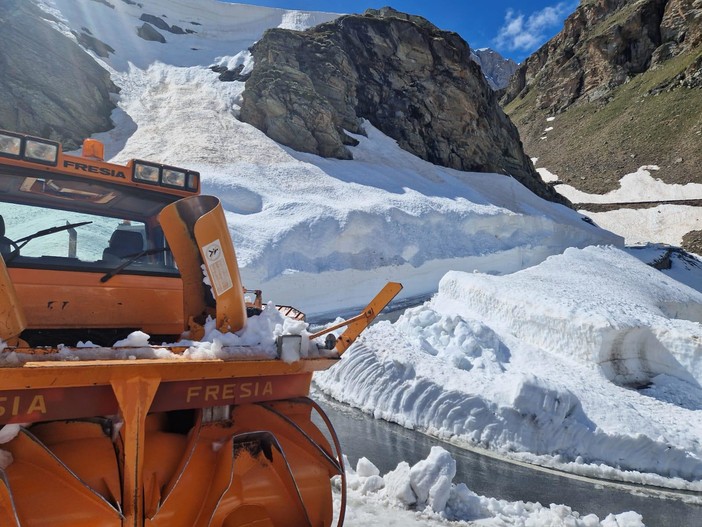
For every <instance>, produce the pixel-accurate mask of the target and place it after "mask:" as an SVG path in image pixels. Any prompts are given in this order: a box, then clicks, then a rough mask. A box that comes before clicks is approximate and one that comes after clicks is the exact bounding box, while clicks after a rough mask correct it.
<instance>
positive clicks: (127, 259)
mask: <svg viewBox="0 0 702 527" xmlns="http://www.w3.org/2000/svg"><path fill="white" fill-rule="evenodd" d="M167 250H168V249H167V248H166V247H161V248H160V249H146V250H144V251H141V252H138V253H134V254H128V255H126V256H124V257H123V258H125V260H124V261H123V262H122V263H121V264H119V265H118V266H117V267H115V268H114V269H112V270H111V271H109V272H107V273H105V275H104V276H103V277H102V278H100V282H102V283H105V282H107V281H108V280H109V279H110V278H112V277H113V276H115V275H117V274H119V273H121V272H122V271H124V269H125V268H127V267H129V266H130V265H132V264H133V263H134V262H136V261H137V260H138V259H139V258H141V257H143V256H149V255H151V254H158V253H162V252H165V251H167Z"/></svg>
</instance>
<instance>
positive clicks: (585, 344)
mask: <svg viewBox="0 0 702 527" xmlns="http://www.w3.org/2000/svg"><path fill="white" fill-rule="evenodd" d="M42 4H43V5H44V6H45V9H46V10H47V11H49V12H51V13H52V14H53V15H55V16H56V18H57V20H58V22H54V23H53V24H54V25H55V26H56V27H57V28H58V29H59V30H61V31H63V32H64V33H65V34H67V35H69V36H71V38H73V37H72V35H71V33H70V30H71V29H74V30H79V29H80V28H82V27H85V28H88V29H89V30H90V32H91V33H92V34H93V35H99V36H100V39H101V40H103V41H104V42H106V43H108V44H110V45H111V46H112V47H113V48H115V50H116V52H115V53H114V54H112V55H110V57H109V58H107V59H101V58H97V57H96V60H97V61H98V62H100V63H101V64H103V65H104V66H105V67H106V68H108V70H109V71H110V73H111V75H112V78H113V80H114V82H115V83H116V84H117V85H118V86H119V88H120V93H119V95H115V101H116V103H117V105H118V108H117V109H116V110H115V111H114V113H113V116H112V118H113V121H114V123H115V128H114V129H113V130H111V131H109V132H105V133H102V134H97V135H96V136H95V137H96V138H98V139H100V140H102V141H104V142H105V144H106V152H107V154H108V156H109V157H111V158H113V160H114V161H118V162H124V161H126V160H128V159H130V158H141V159H150V160H152V161H156V162H164V163H168V164H170V165H176V166H184V167H188V168H191V169H195V170H199V171H200V172H201V174H202V182H203V190H204V193H208V194H213V195H216V196H217V197H219V199H220V200H221V201H222V203H223V206H224V208H225V210H226V217H227V221H228V224H229V228H230V232H231V234H232V238H233V240H234V244H235V246H236V250H237V255H238V258H239V264H240V267H241V276H242V280H243V282H244V284H246V285H247V287H256V288H261V289H263V290H264V292H265V294H266V297H267V298H269V299H272V300H274V301H275V302H276V303H279V304H290V305H295V306H297V307H299V308H301V309H302V310H303V311H305V312H307V313H308V314H309V315H313V317H316V318H317V319H323V318H325V317H326V318H329V317H330V316H331V314H336V313H338V312H339V311H345V310H348V309H349V308H350V307H353V306H363V305H365V304H366V303H367V302H368V300H370V298H372V297H373V296H374V294H375V293H376V292H377V291H378V290H379V289H380V288H381V287H382V286H383V285H384V283H385V282H386V281H389V280H392V281H399V282H402V283H403V284H404V289H403V292H402V296H401V297H400V300H403V301H410V300H412V299H416V298H430V300H428V301H427V302H425V303H423V304H422V305H419V306H416V307H413V308H411V309H408V310H407V311H406V312H405V313H404V314H402V315H401V316H400V318H399V319H398V320H397V321H396V322H394V323H390V322H380V323H378V324H376V325H374V326H372V327H371V328H369V329H368V330H366V332H365V333H364V334H363V336H362V337H361V339H360V341H359V342H358V344H357V345H355V346H353V347H352V348H351V349H349V350H348V351H347V352H346V353H345V354H344V356H343V358H342V360H341V361H340V363H339V364H337V365H336V366H334V368H332V369H331V370H329V371H328V372H324V373H321V374H315V383H316V384H317V386H318V387H319V388H320V389H321V390H323V391H324V392H325V393H327V394H330V395H332V396H333V397H335V398H336V399H339V400H341V401H344V402H346V403H348V404H351V405H353V406H356V407H358V408H361V409H363V410H364V411H366V412H367V413H369V414H371V415H373V416H374V417H377V418H383V419H387V420H390V421H394V422H397V423H399V424H401V425H404V426H407V427H409V428H413V429H416V430H419V431H422V432H425V433H427V434H430V435H433V436H436V437H438V438H441V439H444V440H448V441H451V442H454V443H456V444H459V445H461V446H464V447H466V448H473V449H482V450H484V451H489V452H490V453H491V454H492V455H499V456H504V457H509V458H511V459H515V460H519V461H524V462H529V463H533V464H538V465H542V466H547V467H552V468H556V469H558V470H563V471H568V472H571V473H574V474H579V475H584V476H589V477H603V478H609V479H618V480H621V481H627V482H633V483H643V484H652V485H657V486H665V487H669V488H672V489H684V490H691V491H697V492H700V491H702V483H701V482H700V480H702V445H701V444H700V439H699V438H700V437H702V388H700V382H702V351H701V349H700V345H699V342H701V341H702V340H701V339H702V328H701V326H700V323H701V322H702V294H701V293H700V292H699V290H700V289H701V288H700V285H702V282H700V280H699V279H697V278H690V276H691V275H694V274H695V273H692V272H690V271H697V269H698V268H699V265H698V262H697V261H696V260H694V257H693V259H692V260H690V261H683V260H680V259H675V261H674V265H673V268H672V269H671V270H670V271H667V272H666V273H665V274H664V273H661V272H659V271H656V270H654V269H652V268H651V267H649V266H647V265H645V264H644V263H642V260H643V261H651V260H652V259H654V258H657V257H658V256H659V255H660V254H661V252H662V251H663V249H662V248H660V247H648V248H647V249H646V250H642V251H639V252H636V251H625V250H624V249H623V248H624V238H626V240H627V242H630V241H631V240H632V239H633V237H634V236H638V237H640V241H644V240H646V241H664V240H663V239H662V238H663V236H661V237H660V238H661V239H658V238H656V237H653V236H651V234H652V232H653V229H652V228H648V229H646V228H644V227H645V226H644V225H642V224H641V223H637V222H636V221H634V220H632V219H631V218H629V217H627V216H626V215H625V214H624V213H622V214H621V215H619V216H608V215H609V214H611V213H606V214H604V213H603V214H602V215H601V216H600V215H592V216H593V218H594V219H595V221H596V223H598V224H599V225H604V226H610V227H611V228H612V231H614V232H616V233H617V234H614V233H613V232H610V231H608V230H605V229H602V228H599V227H597V226H595V225H592V224H590V223H587V222H585V221H583V216H582V215H581V214H579V213H577V212H575V211H572V210H570V209H568V208H566V207H563V206H560V205H556V204H553V203H550V202H546V201H544V200H542V199H540V198H538V197H536V196H534V195H533V194H531V193H530V192H529V191H528V190H526V189H525V188H524V187H522V186H521V185H520V184H518V183H517V182H516V181H515V180H514V179H512V178H511V177H508V176H503V175H497V174H479V173H466V172H460V171H456V170H451V169H447V168H442V167H438V166H434V165H432V164H430V163H427V162H424V161H422V160H420V159H418V158H416V157H414V156H412V155H411V154H409V153H407V152H405V151H403V150H401V149H400V148H399V147H398V146H397V144H396V143H395V142H394V141H393V140H391V139H390V138H388V137H386V136H384V135H383V134H382V133H381V132H379V131H378V130H377V129H375V128H374V127H373V126H372V125H370V123H364V128H365V131H366V133H367V136H356V139H358V141H359V144H358V146H356V147H352V148H351V149H350V150H351V151H352V153H353V156H354V160H353V161H341V160H333V159H322V158H319V157H316V156H314V155H310V154H301V153H298V152H294V151H292V150H290V149H288V148H285V147H282V146H280V145H278V144H276V143H275V142H273V141H271V140H270V139H268V138H267V137H266V136H265V135H264V134H262V133H261V132H259V131H258V130H256V129H254V128H252V127H251V126H248V125H246V124H244V123H242V122H240V121H239V120H237V118H236V117H237V114H238V111H239V108H240V104H241V94H242V92H243V89H244V84H243V83H241V82H220V81H219V80H218V78H217V77H218V76H217V74H215V73H213V72H212V71H210V69H209V66H210V65H225V66H227V67H230V68H231V67H235V66H238V65H243V66H245V67H246V68H251V66H252V62H251V60H252V59H251V56H250V54H249V53H248V51H247V49H248V47H249V46H250V45H251V44H252V43H253V42H254V41H255V40H257V39H258V38H260V36H261V35H262V33H263V31H264V30H265V29H267V28H269V27H290V28H294V29H302V28H304V27H307V26H309V25H312V24H315V23H318V22H322V21H326V20H331V19H333V18H334V17H335V16H336V15H334V14H328V13H309V12H302V11H290V10H281V9H269V8H263V7H256V6H250V5H243V4H228V3H220V2H216V1H214V0H198V1H197V2H194V1H186V0H151V1H150V2H148V10H147V12H149V13H151V14H156V15H158V16H162V17H164V20H166V21H167V22H168V23H169V24H175V25H179V26H181V27H183V28H187V29H192V30H193V31H195V33H193V34H187V35H173V34H171V33H167V32H163V33H164V35H165V36H166V39H167V43H166V44H160V43H155V42H146V41H143V40H141V39H140V38H138V37H137V36H136V31H135V28H136V27H138V26H140V25H141V24H142V22H141V21H139V20H138V18H139V15H140V14H141V9H140V8H138V6H136V5H129V4H127V3H125V2H114V4H115V7H114V9H110V8H108V7H107V6H105V5H103V4H100V3H98V2H92V1H89V0H80V1H76V0H42ZM553 120H554V118H553V117H550V118H548V119H547V121H548V122H551V121H553ZM651 170H654V169H653V168H652V167H643V168H642V169H641V170H640V171H639V172H637V174H634V175H632V176H631V177H630V178H625V181H624V182H623V184H622V189H620V190H619V191H615V193H614V194H612V195H610V196H609V197H607V198H603V199H607V200H613V199H616V200H620V199H624V198H626V199H627V200H631V199H633V198H634V197H635V196H638V198H637V199H645V196H646V195H656V196H661V195H670V196H683V195H684V196H689V195H690V194H689V193H690V192H692V191H694V192H699V191H700V189H698V188H697V187H695V188H692V187H690V186H685V187H680V188H677V187H671V186H662V184H660V182H657V181H656V180H655V179H653V178H651V177H650V173H651ZM549 174H550V173H548V172H547V171H545V172H544V171H542V177H544V178H545V179H549V180H551V181H555V180H557V176H555V175H553V174H550V175H549ZM558 188H559V190H564V189H565V187H563V186H562V185H561V186H559V187H558ZM564 192H566V193H567V192H573V191H569V190H567V189H566V190H564ZM664 192H665V193H667V194H663V193H664ZM571 195H572V196H575V194H571ZM580 197H582V198H583V199H585V198H586V199H587V201H588V202H591V201H594V200H593V198H592V197H591V196H579V195H578V198H580ZM650 210H651V212H650V213H651V214H658V215H660V216H663V214H661V213H659V212H657V211H656V209H650ZM659 210H660V208H659ZM676 210H678V209H676ZM667 212H668V211H667V210H666V214H667ZM688 215H689V212H688ZM610 218H611V221H610ZM674 221H677V220H674ZM657 225H658V226H659V228H660V230H661V231H662V232H664V233H665V234H666V236H668V235H670V233H673V232H674V226H673V225H668V224H667V223H662V222H658V223H657ZM628 226H631V230H628V229H629V227H628ZM649 236H651V237H650V238H649ZM623 237H624V238H623ZM633 254H636V256H637V257H634V256H632V255H633ZM695 276H702V275H700V274H699V273H697V274H696V275H695ZM690 285H692V286H695V287H696V289H694V288H692V287H690ZM271 307H272V306H267V309H265V310H264V312H263V314H262V316H260V317H256V318H253V319H251V320H250V321H249V323H248V324H247V327H246V328H245V329H244V331H242V332H240V333H238V334H230V333H222V332H220V331H218V330H217V329H216V328H215V327H214V323H213V322H210V323H209V324H208V326H207V327H206V337H205V338H204V339H203V341H202V342H192V341H187V340H185V341H181V342H180V343H178V345H180V346H186V347H187V351H186V353H185V354H183V355H178V357H180V358H182V359H184V360H187V358H232V357H237V356H239V357H240V356H241V355H247V354H249V355H248V356H250V355H251V354H252V353H253V356H255V357H267V358H273V357H275V356H277V355H276V354H277V349H276V345H275V342H276V337H277V336H279V335H284V334H289V335H301V336H303V337H305V336H306V335H308V333H307V327H306V326H305V325H304V324H303V325H300V324H299V323H294V322H290V321H288V320H286V319H282V318H280V315H279V313H277V311H276V310H275V309H272V308H271ZM301 341H302V342H303V343H305V342H307V339H306V338H302V339H301ZM148 343H149V340H148V336H147V335H144V334H139V333H137V334H133V335H131V336H130V337H129V338H128V339H126V341H125V342H122V343H119V344H120V345H124V346H126V347H123V348H117V349H116V350H114V349H105V348H97V347H94V346H92V345H91V344H90V343H82V344H81V346H80V347H75V348H67V347H65V348H63V349H61V350H60V351H59V353H58V354H57V356H56V357H52V358H55V359H58V360H80V359H88V358H133V359H134V360H138V359H140V358H147V357H153V356H160V357H174V356H175V355H173V353H172V352H171V351H170V350H169V346H168V345H165V344H164V345H161V343H153V342H152V343H150V344H152V345H154V346H150V347H145V346H146V344H148ZM316 353H321V352H320V350H318V349H316V347H315V346H311V348H309V349H305V346H304V345H303V346H302V348H301V349H300V350H299V353H296V352H295V351H293V352H289V350H288V351H285V354H284V357H283V360H286V361H289V362H292V361H296V360H299V358H302V357H306V356H314V355H315V354H316ZM3 356H4V358H3V360H4V361H5V362H4V364H3V366H17V365H20V364H21V358H20V357H19V356H18V354H16V353H4V354H3ZM3 430H4V429H3ZM10 432H11V430H9V431H7V433H8V434H9V433H10ZM3 462H7V460H5V461H3V460H2V459H0V464H2V463H3ZM452 467H453V468H452ZM454 477H455V462H454V461H453V460H452V459H451V457H450V456H449V455H448V454H447V453H446V452H445V451H442V449H440V448H437V449H434V450H432V452H431V453H430V455H429V457H428V458H427V459H426V460H424V461H422V462H420V463H418V464H416V465H414V466H410V465H409V464H408V463H404V464H403V463H400V464H399V465H398V467H397V468H396V469H395V470H393V471H392V472H390V473H388V474H385V475H381V474H380V473H379V471H378V470H377V468H375V467H374V466H373V464H372V463H371V461H369V460H367V459H366V460H361V461H359V465H358V466H357V467H356V470H355V471H350V472H349V484H350V487H351V490H350V494H349V503H350V509H349V511H348V513H347V523H346V524H347V525H368V524H378V523H380V522H381V521H382V522H385V523H387V524H388V525H407V524H418V525H432V526H433V525H446V524H447V523H448V522H454V521H474V520H475V521H477V522H478V524H479V525H490V526H492V525H564V526H565V525H568V526H572V525H577V526H593V525H604V526H617V525H618V526H620V527H623V526H637V525H642V521H641V517H640V516H639V515H638V514H636V513H635V512H630V513H623V514H619V515H617V516H614V515H610V516H608V517H607V518H604V519H602V520H601V521H600V519H599V518H597V517H594V516H593V515H589V516H583V517H581V516H580V515H579V514H578V513H577V512H575V511H572V510H571V509H569V508H568V507H565V506H562V505H550V506H542V505H540V504H532V503H523V502H505V501H500V500H496V499H493V498H485V497H481V496H477V495H475V494H474V493H472V492H471V491H470V490H469V489H468V488H467V487H466V486H465V485H463V484H461V483H460V482H459V483H458V484H456V483H454V482H453V479H454ZM337 499H338V495H337Z"/></svg>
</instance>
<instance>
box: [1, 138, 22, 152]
mask: <svg viewBox="0 0 702 527" xmlns="http://www.w3.org/2000/svg"><path fill="white" fill-rule="evenodd" d="M21 153H22V138H21V137H20V136H16V135H11V134H9V133H7V132H2V133H0V155H2V156H7V157H20V154H21Z"/></svg>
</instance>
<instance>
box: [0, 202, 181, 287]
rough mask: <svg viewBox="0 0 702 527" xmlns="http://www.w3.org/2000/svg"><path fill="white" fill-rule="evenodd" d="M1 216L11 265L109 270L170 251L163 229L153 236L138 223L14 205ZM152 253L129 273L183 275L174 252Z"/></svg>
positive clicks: (0, 210) (6, 255)
mask: <svg viewBox="0 0 702 527" xmlns="http://www.w3.org/2000/svg"><path fill="white" fill-rule="evenodd" d="M0 215H1V216H2V219H3V220H4V224H5V239H6V242H5V244H4V246H3V247H2V252H3V257H4V258H5V260H6V262H7V263H8V267H48V268H59V269H72V268H73V269H80V270H92V269H94V270H96V271H105V270H110V269H113V268H115V267H117V266H119V265H120V264H122V263H123V262H124V261H125V260H127V259H129V258H133V257H134V256H136V255H138V254H139V253H140V252H142V251H146V250H150V249H161V248H164V247H165V241H164V238H163V234H162V232H161V230H160V229H151V231H152V232H150V231H149V229H148V227H147V225H146V224H144V223H143V222H140V221H135V220H126V219H123V220H122V219H116V218H111V217H104V216H97V215H94V214H86V213H79V212H74V211H68V210H56V209H46V208H41V207H35V206H31V205H19V204H10V203H1V204H0ZM8 240H9V241H8ZM11 242H12V243H11ZM8 244H9V246H8ZM149 252H150V253H152V252H153V253H155V254H148V255H145V256H143V257H142V258H139V259H137V260H135V261H134V262H133V263H131V264H130V265H129V266H128V267H127V268H126V269H125V270H124V272H125V273H129V272H136V273H147V274H150V273H158V274H162V273H165V274H169V275H171V274H177V270H176V268H175V265H174V264H173V259H172V257H171V255H170V253H169V252H167V251H164V252H158V251H149ZM13 253H15V254H13Z"/></svg>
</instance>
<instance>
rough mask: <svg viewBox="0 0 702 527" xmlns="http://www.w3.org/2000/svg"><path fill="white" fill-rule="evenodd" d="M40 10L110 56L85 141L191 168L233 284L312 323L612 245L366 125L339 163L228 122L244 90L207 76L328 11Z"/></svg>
mask: <svg viewBox="0 0 702 527" xmlns="http://www.w3.org/2000/svg"><path fill="white" fill-rule="evenodd" d="M45 1H46V3H47V4H48V5H51V6H53V7H54V9H53V14H54V15H55V16H56V17H57V18H59V19H63V21H64V22H63V24H62V25H61V27H62V28H63V30H64V32H66V33H67V34H70V31H69V29H73V30H75V31H79V30H80V28H87V29H88V30H89V31H90V33H91V34H93V35H96V36H97V35H99V36H100V39H101V40H103V41H105V42H106V43H107V44H109V45H110V46H112V47H113V48H114V49H115V50H116V51H115V53H114V54H111V55H110V56H109V57H108V58H107V59H105V60H104V63H105V65H106V67H108V68H110V69H111V71H112V72H113V79H114V82H115V83H116V84H117V85H118V86H119V87H120V89H121V92H120V94H119V99H118V106H119V109H118V110H116V111H115V115H114V116H113V119H114V120H115V122H116V124H117V126H116V128H115V129H114V130H113V131H111V132H108V133H106V134H100V135H99V136H98V137H99V138H100V139H103V140H104V141H106V143H107V151H108V154H109V155H111V156H114V158H115V159H117V160H121V161H123V160H125V159H128V158H132V157H139V158H142V159H151V160H154V161H161V162H168V163H171V164H176V165H179V166H187V167H190V168H194V169H198V170H200V171H201V173H202V176H203V181H204V190H205V192H208V193H212V194H215V195H217V196H219V197H220V198H221V199H222V200H223V202H224V206H225V209H226V210H227V211H228V221H229V224H230V227H231V230H232V234H233V236H234V242H235V245H236V247H237V251H238V256H239V259H240V264H241V266H242V277H243V280H244V282H245V284H246V285H247V286H249V287H257V288H262V289H264V291H266V292H267V294H268V295H270V297H272V298H274V299H275V300H276V301H278V302H280V303H287V304H295V305H298V306H299V307H300V308H302V309H303V310H305V311H306V312H308V314H320V313H324V312H330V311H333V310H335V309H338V308H339V307H340V306H353V305H363V304H365V302H366V300H367V299H368V298H369V291H373V290H377V289H379V288H380V287H381V286H382V284H383V283H384V282H385V281H386V280H395V281H401V282H403V284H404V286H405V289H404V291H403V294H404V296H405V297H411V296H419V295H425V294H428V293H431V292H433V291H435V290H436V284H437V283H438V281H439V279H440V278H441V276H442V275H443V274H444V273H445V272H446V271H447V270H449V269H462V270H474V269H477V270H480V271H483V272H489V273H504V272H512V271H515V270H517V269H519V268H521V267H523V266H527V265H534V264H537V263H539V262H540V261H542V260H544V259H545V258H546V257H547V256H549V255H552V254H558V253H560V252H562V250H563V249H564V248H565V247H568V246H579V247H582V246H586V245H590V244H592V243H620V240H619V239H618V238H617V237H615V236H613V235H611V234H610V233H608V232H607V231H603V230H600V229H597V228H594V227H592V226H591V225H589V224H587V223H585V222H583V221H582V220H581V219H580V216H579V215H578V214H577V213H575V212H573V211H571V210H568V209H566V208H565V207H559V206H555V205H553V204H552V203H548V202H545V201H543V200H541V199H538V198H536V197H534V196H533V195H531V193H530V192H528V191H527V190H526V189H525V188H524V187H522V186H521V185H519V184H517V183H516V182H515V181H514V180H512V179H511V178H509V177H506V176H499V175H494V174H473V173H463V172H458V171H455V170H450V169H445V168H441V167H436V166H434V165H431V164H429V163H426V162H423V161H421V160H419V159H417V158H416V157H414V156H412V155H410V154H408V153H406V152H404V151H403V150H401V149H400V148H398V147H397V145H396V144H395V143H394V141H392V140H390V139H388V138H387V137H385V136H383V135H382V134H381V133H379V132H378V131H376V130H374V129H373V128H372V126H370V125H366V130H367V133H368V137H367V138H364V137H358V139H359V140H360V141H361V143H360V144H359V146H358V147H355V148H354V149H353V153H354V161H338V160H325V159H321V158H318V157H316V156H311V155H305V154H300V153H297V152H293V151H290V150H289V149H286V148H283V147H281V146H279V145H277V144H276V143H274V142H273V141H271V140H270V139H268V138H267V137H266V136H265V135H263V134H262V133H261V132H259V131H258V130H256V129H254V128H252V127H251V126H248V125H246V124H244V123H242V122H240V121H238V120H237V119H236V114H237V111H238V107H239V106H238V105H239V102H240V95H241V92H242V90H243V88H244V85H243V83H241V82H228V83H225V82H221V81H219V80H218V78H217V77H218V76H217V75H216V74H215V73H213V72H212V71H210V70H209V68H208V66H210V65H211V64H223V65H228V66H230V67H231V66H233V65H235V64H247V63H248V61H250V58H249V57H248V52H247V51H246V48H247V47H248V46H249V45H251V43H252V42H253V41H254V40H255V39H256V38H257V37H258V36H260V35H261V34H262V32H263V31H264V29H266V28H267V27H272V26H281V27H282V26H285V27H303V26H304V25H306V24H312V23H318V22H321V21H323V20H328V19H329V18H331V17H333V16H334V15H330V14H320V13H316V14H310V13H301V12H289V11H283V10H271V9H265V8H258V7H253V6H245V5H240V4H222V3H218V2H215V1H213V0H205V1H203V2H201V3H198V7H193V4H192V3H191V2H184V1H180V2H166V1H164V0H154V1H153V2H145V3H144V8H143V9H141V8H139V7H138V6H137V5H130V4H126V3H124V2H115V3H114V9H111V8H109V7H107V6H105V5H103V4H100V3H95V2H91V1H89V0H83V1H79V2H75V1H69V0H53V1H51V2H49V0H45ZM142 12H147V13H149V14H154V15H157V16H160V17H162V18H163V20H166V21H168V23H169V24H176V25H179V27H185V28H189V29H192V30H194V31H195V32H196V33H193V34H185V35H173V34H170V33H167V32H163V34H164V36H165V37H166V39H167V42H166V43H165V44H162V43H159V42H147V41H145V40H142V39H141V38H140V37H138V36H137V34H136V27H137V26H140V25H141V24H142V22H141V21H140V20H138V18H139V17H140V16H141V13H142ZM193 22H196V23H197V24H198V25H193ZM193 48H196V49H193ZM98 60H101V59H98ZM380 240H382V243H380ZM515 253H517V254H519V257H518V258H513V257H511V256H510V257H507V256H508V255H513V254H515Z"/></svg>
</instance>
